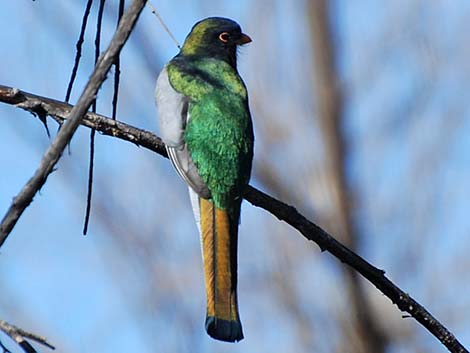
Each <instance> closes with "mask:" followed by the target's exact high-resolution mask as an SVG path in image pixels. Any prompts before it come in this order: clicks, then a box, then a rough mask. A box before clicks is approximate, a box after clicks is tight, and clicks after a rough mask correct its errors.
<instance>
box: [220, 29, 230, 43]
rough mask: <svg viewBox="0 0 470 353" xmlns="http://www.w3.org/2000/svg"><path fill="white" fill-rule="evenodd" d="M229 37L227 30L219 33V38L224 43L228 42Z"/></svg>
mask: <svg viewBox="0 0 470 353" xmlns="http://www.w3.org/2000/svg"><path fill="white" fill-rule="evenodd" d="M229 37H230V34H229V33H228V32H222V33H220V34H219V40H220V41H221V42H224V43H227V42H228V40H229Z"/></svg>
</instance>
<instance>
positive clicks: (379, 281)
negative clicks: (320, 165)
mask: <svg viewBox="0 0 470 353" xmlns="http://www.w3.org/2000/svg"><path fill="white" fill-rule="evenodd" d="M0 102H4V103H7V104H11V105H15V106H17V107H19V108H22V109H25V110H27V111H29V112H31V113H33V114H35V115H37V114H38V111H40V112H42V114H47V115H50V116H52V117H53V118H54V119H55V120H56V121H58V122H63V121H64V119H67V116H68V112H69V111H70V110H71V109H72V107H71V106H70V105H69V104H66V103H63V102H58V101H55V100H53V99H49V98H44V97H40V96H36V95H32V94H29V93H25V92H22V91H20V90H18V89H14V88H10V87H6V86H1V85H0ZM80 123H81V124H82V125H83V126H86V127H89V128H94V129H96V130H97V131H100V132H101V133H103V134H105V135H109V136H114V137H117V138H120V139H122V140H125V141H129V142H132V143H134V144H137V145H139V146H143V147H145V148H147V149H149V150H151V151H154V152H156V153H158V154H160V155H162V156H164V157H167V155H166V152H165V146H164V144H163V142H162V140H161V139H160V138H159V137H158V136H156V135H154V134H152V133H151V132H149V131H145V130H141V129H138V128H135V127H132V126H130V125H127V124H124V123H121V122H118V121H116V120H112V119H109V118H106V117H104V116H102V115H98V114H93V113H87V114H86V115H85V116H84V117H83V119H82V121H81V122H80ZM244 198H245V199H246V200H247V201H248V202H250V203H251V204H253V205H254V206H257V207H260V208H263V209H265V210H266V211H268V212H270V213H271V214H273V215H274V216H276V217H277V218H278V219H280V220H282V221H284V222H286V223H288V224H289V225H291V226H292V227H293V228H295V229H297V230H298V231H299V232H300V233H301V234H302V235H303V236H304V237H305V238H307V239H308V240H311V241H313V242H315V243H316V244H317V245H318V246H319V247H320V249H321V250H322V251H328V252H329V253H331V254H332V255H333V256H335V257H336V258H337V259H339V260H340V261H341V262H343V263H346V264H348V265H349V266H350V267H351V268H353V269H355V270H356V271H357V272H359V273H360V274H361V275H362V276H363V277H364V278H366V279H367V280H369V282H371V283H372V284H373V285H374V286H375V287H376V288H377V289H379V290H380V291H381V292H382V293H383V294H384V295H386V296H387V297H388V298H389V299H390V300H391V301H392V302H393V303H394V304H396V305H397V306H398V308H399V309H400V310H401V311H404V312H408V313H409V314H410V315H411V316H412V317H413V318H414V319H415V320H416V321H418V322H419V323H420V324H421V325H423V326H424V327H425V328H426V329H427V330H428V331H429V332H430V333H431V334H433V335H434V336H435V337H436V338H437V339H438V340H439V341H440V342H441V343H442V344H443V345H445V346H446V347H447V349H448V350H449V351H450V352H453V353H469V352H468V350H466V349H465V347H464V346H463V345H462V344H461V343H460V342H459V341H458V340H457V339H456V338H455V336H454V335H453V334H452V333H451V332H450V331H449V330H448V329H447V328H446V327H445V326H444V325H442V324H441V323H440V322H439V321H438V320H437V319H436V318H434V317H433V316H432V315H431V314H430V313H429V312H428V311H427V310H426V309H425V308H424V307H423V306H422V305H420V304H419V303H418V302H417V301H416V300H414V299H413V298H412V297H411V296H409V295H408V294H407V293H405V292H404V291H402V290H401V289H400V288H399V287H397V286H396V285H395V284H394V283H393V282H392V281H390V280H389V279H388V278H387V277H386V276H385V272H384V271H383V270H380V269H378V268H376V267H374V266H373V265H371V264H370V263H369V262H367V261H366V260H364V259H363V258H362V257H360V256H359V255H357V254H356V253H354V252H353V251H351V250H349V249H348V248H347V247H346V246H344V245H343V244H341V243H340V242H338V241H337V240H336V239H334V238H333V237H332V236H331V235H329V234H328V233H327V232H325V231H324V230H323V229H322V228H320V227H319V226H317V225H316V224H314V223H313V222H311V221H309V220H308V219H307V218H305V217H304V216H303V215H302V214H300V213H299V212H298V211H297V210H296V209H295V208H294V207H292V206H289V205H287V204H285V203H283V202H281V201H279V200H277V199H275V198H273V197H271V196H269V195H267V194H265V193H264V192H262V191H260V190H257V189H255V188H254V187H252V186H248V187H247V189H246V191H245V194H244Z"/></svg>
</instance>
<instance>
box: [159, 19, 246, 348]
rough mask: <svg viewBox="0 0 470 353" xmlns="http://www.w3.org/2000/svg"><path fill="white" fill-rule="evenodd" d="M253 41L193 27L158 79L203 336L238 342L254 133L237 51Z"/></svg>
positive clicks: (213, 25) (226, 24) (233, 26)
mask: <svg viewBox="0 0 470 353" xmlns="http://www.w3.org/2000/svg"><path fill="white" fill-rule="evenodd" d="M249 42H251V39H250V37H248V36H247V35H246V34H244V33H242V31H241V29H240V26H239V25H238V24H237V23H236V22H234V21H232V20H229V19H226V18H220V17H210V18H206V19H204V20H202V21H200V22H198V23H196V24H195V25H194V27H193V28H192V30H191V32H190V33H189V35H188V36H187V37H186V40H185V42H184V44H183V47H182V48H181V50H180V52H179V54H178V55H176V56H175V57H174V58H173V59H172V60H171V61H170V62H169V63H168V64H167V65H166V66H165V67H164V69H163V70H162V72H161V73H160V75H159V77H158V80H157V88H156V101H157V106H158V114H159V122H160V132H161V135H162V138H163V141H164V142H165V144H166V149H167V152H168V155H169V157H170V160H171V162H172V163H173V166H174V167H175V168H176V171H177V172H178V174H179V175H180V176H181V178H183V180H184V181H185V182H186V183H187V184H188V186H189V193H190V198H191V203H192V207H193V211H194V216H195V219H196V223H197V226H198V229H199V233H200V236H201V241H202V255H203V262H204V277H205V284H206V296H207V314H206V331H207V333H208V334H209V335H210V336H211V337H213V338H215V339H218V340H222V341H228V342H234V341H239V340H241V339H243V331H242V325H241V322H240V317H239V314H238V303H237V242H238V224H239V219H240V207H241V203H242V192H243V190H244V188H245V186H246V185H247V184H248V181H249V179H250V173H251V164H252V159H253V142H254V136H253V127H252V122H251V116H250V110H249V107H248V95H247V90H246V87H245V84H244V82H243V80H242V79H241V77H240V75H239V74H238V71H237V47H238V46H240V45H243V44H246V43H249Z"/></svg>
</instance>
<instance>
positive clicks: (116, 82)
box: [112, 0, 125, 120]
mask: <svg viewBox="0 0 470 353" xmlns="http://www.w3.org/2000/svg"><path fill="white" fill-rule="evenodd" d="M124 3H125V0H119V7H118V19H117V24H116V26H118V25H119V22H120V21H121V17H122V14H123V13H124ZM120 77H121V56H120V55H118V57H117V58H116V61H115V62H114V93H113V102H112V106H113V115H112V118H113V119H114V120H116V116H117V103H118V96H119V80H120Z"/></svg>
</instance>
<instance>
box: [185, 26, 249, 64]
mask: <svg viewBox="0 0 470 353" xmlns="http://www.w3.org/2000/svg"><path fill="white" fill-rule="evenodd" d="M249 42H251V38H250V37H248V36H247V35H246V34H244V33H242V30H241V28H240V26H239V24H238V23H236V22H235V21H232V20H230V19H228V18H223V17H209V18H206V19H204V20H201V21H199V22H197V23H196V24H195V25H194V26H193V28H192V29H191V32H190V33H189V34H188V36H187V37H186V40H185V41H184V44H183V47H182V48H181V52H180V54H181V55H183V56H193V55H194V56H203V57H213V58H218V59H221V60H224V61H226V62H228V63H229V64H230V65H232V66H233V67H235V66H236V55H237V46H239V45H243V44H246V43H249Z"/></svg>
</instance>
